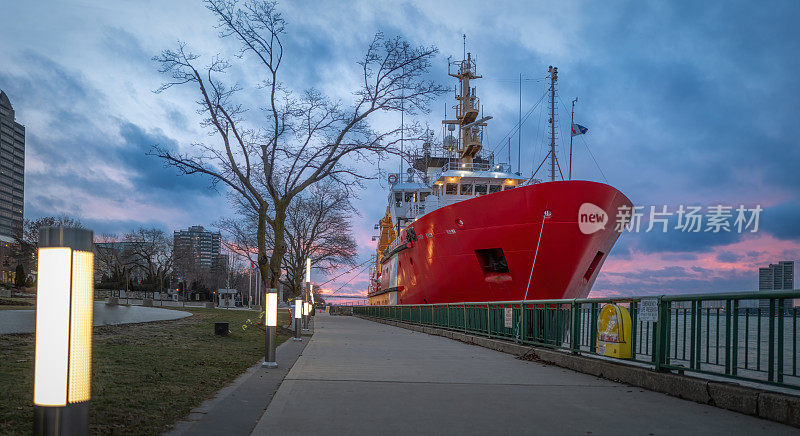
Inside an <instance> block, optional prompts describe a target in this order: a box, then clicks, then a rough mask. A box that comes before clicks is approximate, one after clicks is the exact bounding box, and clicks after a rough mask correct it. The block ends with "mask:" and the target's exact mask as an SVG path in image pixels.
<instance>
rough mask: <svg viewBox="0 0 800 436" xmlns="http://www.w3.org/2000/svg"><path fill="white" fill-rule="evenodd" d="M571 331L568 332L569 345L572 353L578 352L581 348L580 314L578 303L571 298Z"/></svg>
mask: <svg viewBox="0 0 800 436" xmlns="http://www.w3.org/2000/svg"><path fill="white" fill-rule="evenodd" d="M571 307H572V331H571V332H570V334H569V346H570V350H572V354H579V353H580V349H581V340H580V336H581V335H580V330H581V314H580V304H578V303H577V302H576V301H575V300H572V306H571Z"/></svg>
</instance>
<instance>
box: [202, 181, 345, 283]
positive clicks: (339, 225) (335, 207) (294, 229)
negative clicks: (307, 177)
mask: <svg viewBox="0 0 800 436" xmlns="http://www.w3.org/2000/svg"><path fill="white" fill-rule="evenodd" d="M238 209H239V211H240V216H241V218H240V219H230V218H228V219H222V220H220V221H218V222H216V223H214V225H215V226H216V227H218V228H219V229H220V230H221V231H222V233H223V234H224V235H225V238H223V239H224V240H225V242H224V244H225V246H226V247H227V249H228V250H229V251H231V252H235V253H238V254H239V256H240V257H241V258H245V259H249V260H250V261H254V260H255V259H254V257H253V254H254V253H255V252H256V244H257V241H256V232H257V225H258V219H257V217H256V216H255V214H253V213H252V212H251V211H250V209H248V208H247V207H246V205H242V204H240V205H239V206H238ZM355 212H356V211H355V210H354V209H353V207H352V205H351V203H350V199H349V195H348V193H347V191H346V190H345V189H342V188H341V187H340V186H339V185H338V184H337V183H335V182H332V181H323V182H320V183H318V184H315V185H313V186H311V188H310V189H309V190H308V191H307V192H304V193H301V194H300V195H298V197H297V198H295V199H294V201H292V203H291V204H290V205H289V208H288V209H287V211H286V228H285V238H286V243H287V251H286V253H284V257H283V262H282V263H281V267H282V269H283V271H285V272H286V278H285V279H281V283H283V284H284V285H286V286H287V287H288V288H289V289H290V290H291V291H292V294H293V295H299V293H300V289H301V286H302V282H303V278H304V275H305V268H306V259H308V258H311V260H312V261H311V264H312V267H314V268H315V269H319V270H322V271H328V270H331V269H334V268H337V267H339V266H342V265H352V264H353V259H354V258H355V256H356V255H357V248H358V247H357V246H356V242H355V239H354V238H353V234H352V227H351V225H350V218H351V217H352V215H354V214H355ZM271 230H272V229H271V228H267V231H266V235H265V239H266V241H267V245H268V246H270V245H271V243H272V241H274V237H273V234H272V231H271Z"/></svg>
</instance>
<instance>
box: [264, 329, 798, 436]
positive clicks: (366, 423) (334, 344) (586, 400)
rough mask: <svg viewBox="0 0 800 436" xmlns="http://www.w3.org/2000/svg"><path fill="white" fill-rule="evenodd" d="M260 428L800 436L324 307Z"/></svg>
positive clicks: (768, 424)
mask: <svg viewBox="0 0 800 436" xmlns="http://www.w3.org/2000/svg"><path fill="white" fill-rule="evenodd" d="M315 323H316V330H315V334H314V336H313V338H312V339H311V341H310V342H309V344H308V346H307V347H306V349H305V350H304V351H303V354H302V356H300V358H299V359H298V360H297V362H296V363H295V365H294V367H293V368H292V369H291V371H289V374H288V375H287V376H286V379H284V381H283V383H282V384H281V386H280V388H279V389H278V392H277V393H276V394H275V396H274V397H273V399H272V402H271V403H270V405H269V407H268V408H267V411H266V412H265V413H264V415H263V416H262V418H261V420H260V421H259V423H258V425H257V426H256V427H255V429H254V431H253V434H257V435H265V434H315V435H319V434H336V435H338V434H348V435H359V434H363V435H375V434H381V435H386V434H398V435H400V434H403V435H405V434H437V435H438V434H459V435H466V434H576V435H578V434H579V435H586V434H593V435H597V434H615V435H616V434H643V435H658V434H721V435H722V434H724V435H728V434H749V435H753V434H765V433H769V434H771V435H778V434H798V430H797V429H794V428H792V427H787V426H784V425H781V424H777V423H773V422H770V421H765V420H761V419H758V418H753V417H750V416H746V415H741V414H738V413H734V412H730V411H727V410H723V409H718V408H715V407H712V406H706V405H701V404H697V403H693V402H689V401H685V400H681V399H678V398H674V397H670V396H667V395H664V394H659V393H655V392H650V391H645V390H642V389H640V388H633V387H630V386H626V385H622V384H619V383H614V382H611V381H608V380H603V379H599V378H596V377H593V376H589V375H586V374H580V373H576V372H572V371H569V370H565V369H562V368H559V367H555V366H545V365H542V364H540V363H536V362H528V361H523V360H518V359H515V358H514V357H513V356H511V355H508V354H503V353H500V352H497V351H493V350H488V349H485V348H480V347H477V346H473V345H467V344H463V343H461V342H457V341H454V340H451V339H447V338H443V337H439V336H431V335H427V334H424V333H418V332H412V331H410V330H405V329H401V328H398V327H393V326H388V325H385V324H379V323H373V322H370V321H366V320H362V319H359V318H354V317H335V316H328V315H326V314H319V315H318V316H316V319H315Z"/></svg>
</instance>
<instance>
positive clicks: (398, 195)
mask: <svg viewBox="0 0 800 436" xmlns="http://www.w3.org/2000/svg"><path fill="white" fill-rule="evenodd" d="M394 201H396V202H397V203H400V202H401V201H403V193H402V192H395V193H394Z"/></svg>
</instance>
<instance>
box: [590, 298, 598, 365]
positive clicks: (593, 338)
mask: <svg viewBox="0 0 800 436" xmlns="http://www.w3.org/2000/svg"><path fill="white" fill-rule="evenodd" d="M589 310H591V313H590V314H589V324H590V325H589V329H590V330H589V352H590V353H596V352H597V303H592V304H591V309H589Z"/></svg>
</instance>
